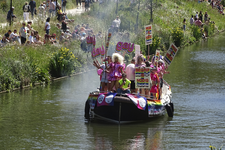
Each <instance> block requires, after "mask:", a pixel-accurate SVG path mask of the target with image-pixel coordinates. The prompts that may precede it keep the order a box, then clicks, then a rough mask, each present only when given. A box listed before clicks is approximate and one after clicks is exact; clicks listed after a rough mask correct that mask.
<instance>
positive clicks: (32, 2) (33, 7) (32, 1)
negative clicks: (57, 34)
mask: <svg viewBox="0 0 225 150" xmlns="http://www.w3.org/2000/svg"><path fill="white" fill-rule="evenodd" d="M29 5H30V12H31V16H32V19H34V13H35V10H36V2H35V1H34V0H31V1H30V3H29Z"/></svg>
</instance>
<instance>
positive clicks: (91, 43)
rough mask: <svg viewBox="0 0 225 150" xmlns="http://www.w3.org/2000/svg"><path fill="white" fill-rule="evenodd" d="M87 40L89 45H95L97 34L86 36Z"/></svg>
mask: <svg viewBox="0 0 225 150" xmlns="http://www.w3.org/2000/svg"><path fill="white" fill-rule="evenodd" d="M86 42H87V45H88V46H90V45H93V46H95V44H96V41H95V36H93V37H91V36H88V37H87V38H86Z"/></svg>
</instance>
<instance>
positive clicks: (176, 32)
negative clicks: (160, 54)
mask: <svg viewBox="0 0 225 150" xmlns="http://www.w3.org/2000/svg"><path fill="white" fill-rule="evenodd" d="M171 36H172V40H173V42H174V44H175V45H176V46H177V47H179V46H180V45H181V43H182V41H183V40H184V31H183V30H182V29H181V28H179V27H177V28H174V29H173V30H172V32H171Z"/></svg>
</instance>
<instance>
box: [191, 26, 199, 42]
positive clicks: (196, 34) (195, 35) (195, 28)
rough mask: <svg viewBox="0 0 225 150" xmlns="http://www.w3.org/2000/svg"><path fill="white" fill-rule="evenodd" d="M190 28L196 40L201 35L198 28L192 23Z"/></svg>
mask: <svg viewBox="0 0 225 150" xmlns="http://www.w3.org/2000/svg"><path fill="white" fill-rule="evenodd" d="M191 30H192V33H193V36H194V37H195V39H196V40H197V41H198V40H199V39H200V38H201V37H202V33H201V30H200V28H199V27H198V26H196V25H193V26H191Z"/></svg>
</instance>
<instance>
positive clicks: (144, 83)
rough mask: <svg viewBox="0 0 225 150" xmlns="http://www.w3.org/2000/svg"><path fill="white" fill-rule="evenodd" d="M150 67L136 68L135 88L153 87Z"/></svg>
mask: <svg viewBox="0 0 225 150" xmlns="http://www.w3.org/2000/svg"><path fill="white" fill-rule="evenodd" d="M151 83H152V81H151V77H150V67H136V68H135V88H149V89H150V87H151Z"/></svg>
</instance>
